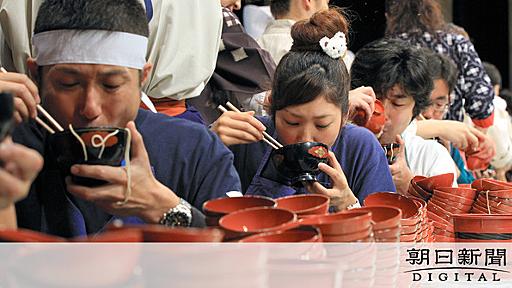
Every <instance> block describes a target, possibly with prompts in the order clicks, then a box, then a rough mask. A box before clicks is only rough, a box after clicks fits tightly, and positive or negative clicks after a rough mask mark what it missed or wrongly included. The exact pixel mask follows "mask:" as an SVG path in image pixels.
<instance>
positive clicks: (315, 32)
mask: <svg viewBox="0 0 512 288" xmlns="http://www.w3.org/2000/svg"><path fill="white" fill-rule="evenodd" d="M19 2H20V3H18V4H15V5H8V4H6V1H3V2H2V1H0V12H1V13H2V14H3V15H6V17H2V18H1V19H0V25H1V26H2V32H3V35H2V38H1V41H3V43H2V44H3V48H2V50H0V53H1V54H2V55H0V56H1V59H2V62H1V64H2V66H3V67H5V68H6V70H7V71H8V72H7V71H5V72H4V73H0V92H8V93H11V94H12V95H13V98H14V115H13V121H15V122H16V127H15V129H14V130H13V131H12V134H11V136H10V137H8V138H7V139H6V140H4V141H3V142H2V143H1V144H0V228H8V229H15V228H16V227H22V228H26V229H32V230H36V231H41V232H44V233H49V234H53V235H58V236H61V237H75V236H80V235H87V234H95V233H98V232H101V231H102V230H103V229H104V228H105V227H106V226H107V225H108V224H109V223H111V222H112V221H114V220H116V219H120V220H122V221H123V222H124V223H132V224H135V223H137V224H142V223H147V224H160V225H165V226H171V227H174V226H186V227H203V226H205V219H204V215H203V213H202V211H201V209H202V205H203V203H204V202H205V201H207V200H210V199H215V198H219V197H229V196H233V195H236V196H240V195H262V196H267V197H271V198H278V197H282V196H287V195H293V194H304V193H318V194H323V195H326V196H328V197H329V198H330V205H331V207H330V211H342V210H345V209H351V208H353V207H358V206H360V205H361V203H363V201H364V199H365V198H366V196H368V195H370V194H372V193H375V192H382V191H388V192H397V193H406V192H407V190H408V188H409V183H410V181H411V179H412V178H413V177H414V176H416V175H422V176H434V175H439V174H444V173H453V174H454V176H455V177H454V179H455V180H454V183H453V185H454V186H457V185H458V184H463V183H471V182H472V181H473V180H474V179H475V178H478V177H496V178H497V179H499V180H505V181H506V180H507V172H509V170H511V169H512V152H511V151H510V150H511V149H512V136H510V135H512V134H511V132H512V130H511V129H512V125H511V124H512V122H511V116H510V115H511V112H512V95H511V94H512V93H511V92H510V91H508V90H502V89H501V86H502V81H501V76H500V74H499V71H497V69H496V67H495V66H493V65H491V64H486V63H483V62H482V61H481V59H480V58H479V56H478V54H477V52H476V51H475V49H474V47H473V45H472V43H471V41H470V40H469V39H468V37H467V35H464V34H463V33H461V32H460V30H457V29H454V28H453V27H454V25H453V24H451V23H445V22H444V20H443V15H442V11H441V9H440V6H439V4H438V3H437V1H436V0H386V1H385V2H386V18H387V27H386V36H385V37H384V38H382V39H377V40H375V41H373V42H371V43H368V44H366V45H365V46H364V47H362V48H361V49H359V51H357V52H356V53H355V55H354V54H353V53H352V52H351V51H350V50H349V49H348V46H349V43H350V40H351V39H350V35H351V34H350V23H349V21H348V19H347V16H346V10H343V9H342V8H339V7H329V0H307V1H298V0H272V1H270V9H269V10H270V11H271V13H272V16H273V19H274V20H272V21H270V22H269V23H268V25H267V27H266V29H265V30H264V31H263V32H262V34H261V35H260V36H259V37H258V38H257V39H255V38H253V37H252V36H250V35H249V34H247V32H246V31H245V29H244V27H243V25H242V23H241V21H240V20H239V19H238V17H237V16H236V15H235V14H234V13H233V10H238V9H240V8H241V1H240V0H187V1H165V0H144V1H142V0H75V1H66V0H29V1H24V2H23V1H19ZM11 4H12V3H11ZM250 24H251V23H246V25H250ZM19 27H26V29H19ZM377 99H378V100H380V102H381V103H382V104H383V106H384V111H385V116H386V122H385V124H384V125H383V127H382V131H380V132H379V133H377V134H374V133H372V132H371V131H370V130H368V129H366V128H364V127H360V126H358V125H355V124H354V123H353V122H354V121H353V120H354V117H356V115H364V116H362V117H363V118H364V119H363V120H364V121H363V122H366V121H368V120H370V119H371V116H372V113H373V112H374V110H375V102H376V100H377ZM228 103H229V104H232V105H234V106H236V107H238V108H239V109H240V110H241V111H225V110H224V111H221V110H219V109H218V108H219V107H224V106H226V105H227V104H228ZM41 107H42V108H41ZM42 109H44V110H46V111H47V112H48V113H49V114H50V115H51V116H52V117H53V118H54V119H55V120H56V121H57V122H58V123H60V124H61V125H62V127H64V128H65V129H68V127H69V129H73V128H82V127H119V128H123V129H124V128H126V130H127V131H128V132H127V133H129V134H130V135H131V139H130V138H129V139H130V140H129V145H127V146H128V147H130V157H129V160H128V161H126V162H128V163H129V165H122V166H120V167H117V166H106V165H83V164H82V165H74V166H72V167H71V169H70V171H69V173H63V172H62V171H61V170H60V169H58V165H57V164H56V161H57V155H56V154H57V153H56V151H53V150H52V149H49V147H48V146H49V145H48V139H49V138H51V132H48V131H47V129H44V127H42V126H41V124H40V123H39V121H38V120H39V118H38V112H39V111H40V110H42ZM464 118H466V119H464ZM264 134H267V135H271V136H272V137H273V138H275V139H277V140H278V141H279V142H280V143H282V144H283V145H290V144H295V143H302V142H320V143H323V144H325V145H327V146H328V147H329V152H328V155H327V159H328V164H325V163H321V164H319V166H318V168H319V169H320V171H321V174H320V175H319V176H318V181H315V182H305V183H303V185H302V186H301V187H296V186H294V185H292V184H291V183H289V181H288V182H287V179H284V178H283V177H282V175H281V174H280V173H279V171H277V168H276V167H275V166H274V165H273V164H272V161H271V159H270V155H271V152H272V147H271V146H269V145H268V144H267V143H266V142H264V141H262V140H264ZM105 141H106V140H105ZM389 144H398V145H399V147H400V149H399V152H398V154H397V156H396V160H394V161H392V162H390V161H388V159H387V158H386V155H385V153H384V150H383V148H382V147H383V145H389ZM471 157H477V158H478V159H479V160H480V161H481V162H484V164H485V167H483V168H482V167H478V169H476V168H474V167H472V166H473V165H472V162H471V163H469V162H468V161H467V160H468V159H469V158H471ZM125 160H127V159H125ZM43 163H44V165H43ZM125 164H127V163H125ZM70 176H79V177H86V178H92V179H96V180H101V181H102V183H103V184H102V185H98V186H93V187H89V186H84V185H80V184H79V183H76V182H74V181H73V180H72V178H71V177H70Z"/></svg>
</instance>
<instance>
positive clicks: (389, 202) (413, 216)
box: [364, 192, 422, 242]
mask: <svg viewBox="0 0 512 288" xmlns="http://www.w3.org/2000/svg"><path fill="white" fill-rule="evenodd" d="M364 205H365V206H382V205H384V206H392V207H396V208H399V209H400V210H401V211H402V219H401V220H400V225H401V229H400V242H416V239H417V237H418V234H421V233H422V218H421V212H420V208H418V206H417V205H416V204H415V203H414V201H413V200H412V199H411V198H409V197H407V196H403V195H400V194H397V193H390V192H379V193H374V194H370V195H369V196H368V197H366V199H365V200H364Z"/></svg>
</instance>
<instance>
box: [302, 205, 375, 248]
mask: <svg viewBox="0 0 512 288" xmlns="http://www.w3.org/2000/svg"><path fill="white" fill-rule="evenodd" d="M371 219H372V215H371V213H370V212H367V211H352V210H350V211H343V212H338V213H333V214H324V215H311V216H305V217H303V218H302V219H301V221H300V223H301V225H312V226H315V227H317V228H318V229H320V231H321V233H322V238H323V241H324V242H373V241H374V238H373V228H372V222H371Z"/></svg>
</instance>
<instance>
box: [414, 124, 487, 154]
mask: <svg viewBox="0 0 512 288" xmlns="http://www.w3.org/2000/svg"><path fill="white" fill-rule="evenodd" d="M416 125H417V130H416V135H418V136H420V137H421V138H424V139H432V138H436V137H439V138H441V139H443V140H447V141H449V142H451V143H452V144H453V146H455V148H457V149H461V150H469V151H473V150H476V148H478V146H479V142H480V139H483V138H484V137H485V135H484V134H483V133H482V132H480V131H478V130H477V129H475V128H473V127H471V126H468V125H466V124H464V123H462V122H458V121H452V120H424V121H417V122H416Z"/></svg>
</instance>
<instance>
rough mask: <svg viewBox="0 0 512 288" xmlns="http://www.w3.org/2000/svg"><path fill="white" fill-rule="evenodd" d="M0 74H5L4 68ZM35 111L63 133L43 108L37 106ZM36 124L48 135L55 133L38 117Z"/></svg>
mask: <svg viewBox="0 0 512 288" xmlns="http://www.w3.org/2000/svg"><path fill="white" fill-rule="evenodd" d="M0 72H2V73H7V70H5V68H4V67H0ZM37 111H39V113H41V114H42V115H43V116H44V117H45V118H46V119H47V120H48V121H49V122H50V123H51V124H52V125H53V126H54V127H55V129H56V130H57V131H64V129H63V128H62V126H60V125H59V122H57V121H56V120H55V119H53V117H52V116H51V115H50V113H48V112H47V111H46V110H44V108H43V107H42V106H41V105H39V104H37ZM36 122H37V123H38V124H39V125H41V126H42V127H43V128H44V129H46V130H47V131H48V132H50V134H53V133H55V130H54V129H52V128H51V127H50V126H48V124H46V123H45V122H44V121H43V120H41V118H39V117H38V116H36Z"/></svg>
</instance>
